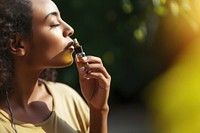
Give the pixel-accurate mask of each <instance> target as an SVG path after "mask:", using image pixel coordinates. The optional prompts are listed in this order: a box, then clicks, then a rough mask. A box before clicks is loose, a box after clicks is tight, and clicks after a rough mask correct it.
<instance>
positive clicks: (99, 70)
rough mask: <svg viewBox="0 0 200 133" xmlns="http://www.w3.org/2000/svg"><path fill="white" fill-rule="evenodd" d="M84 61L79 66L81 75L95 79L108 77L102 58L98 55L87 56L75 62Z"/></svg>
mask: <svg viewBox="0 0 200 133" xmlns="http://www.w3.org/2000/svg"><path fill="white" fill-rule="evenodd" d="M80 62H81V63H84V64H85V65H84V66H82V67H80V68H79V72H80V73H82V74H83V73H84V74H83V76H84V77H87V78H89V77H90V78H95V79H104V78H105V79H106V80H108V79H110V78H111V77H110V75H109V74H108V72H107V70H106V69H105V67H104V66H103V63H102V60H101V59H100V58H99V57H94V56H87V58H85V59H83V60H81V61H80V60H79V61H78V60H76V63H77V64H78V63H80Z"/></svg>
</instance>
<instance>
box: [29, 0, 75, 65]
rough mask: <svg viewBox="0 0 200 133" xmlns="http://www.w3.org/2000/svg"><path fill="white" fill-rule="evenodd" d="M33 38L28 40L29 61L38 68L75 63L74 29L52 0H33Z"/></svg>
mask: <svg viewBox="0 0 200 133" xmlns="http://www.w3.org/2000/svg"><path fill="white" fill-rule="evenodd" d="M31 2H32V12H33V19H32V34H33V35H32V38H31V39H30V40H28V41H27V43H28V46H27V47H28V48H27V55H26V57H27V62H28V64H29V65H31V66H34V67H38V68H47V67H55V68H57V67H64V66H69V65H71V64H72V63H73V57H72V53H73V51H74V50H73V47H72V46H71V44H72V43H73V40H72V39H71V38H70V36H71V35H73V33H74V30H73V29H72V27H70V26H69V25H68V24H67V23H65V22H64V21H63V20H62V19H61V16H60V13H59V10H58V8H57V6H56V5H55V4H54V3H53V2H52V1H51V0H31Z"/></svg>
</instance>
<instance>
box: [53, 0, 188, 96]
mask: <svg viewBox="0 0 200 133" xmlns="http://www.w3.org/2000/svg"><path fill="white" fill-rule="evenodd" d="M183 1H184V2H185V3H187V2H188V0H177V2H176V1H175V0H173V1H170V0H95V1H92V0H55V2H56V4H57V5H58V7H59V9H60V12H61V14H62V18H63V19H64V20H65V21H66V22H67V23H68V24H69V25H71V26H72V27H73V28H74V30H75V34H74V36H73V37H74V38H75V37H76V38H78V40H79V42H80V43H81V44H82V45H83V47H84V49H85V51H86V53H87V54H88V55H95V56H99V57H101V58H102V60H103V62H104V65H105V67H106V68H107V70H108V71H109V73H110V75H111V76H112V87H111V89H112V90H111V94H116V96H118V98H121V100H123V99H125V100H129V99H132V98H133V97H137V95H138V94H139V92H141V91H142V89H143V88H144V87H145V86H146V85H147V84H148V83H149V82H150V81H151V80H152V79H153V78H155V77H156V76H157V75H159V74H160V73H161V72H162V71H164V70H165V68H166V67H167V66H168V65H169V62H170V59H171V56H172V55H174V54H175V53H176V50H177V49H179V47H176V46H177V43H180V42H178V41H176V38H173V37H172V36H169V37H167V38H165V37H166V34H167V33H166V34H165V33H163V32H161V29H163V27H162V21H163V20H165V17H166V16H167V15H169V12H170V13H171V15H172V17H174V16H177V15H179V6H178V2H179V3H180V2H183ZM172 2H173V3H172ZM187 6H188V5H187V4H185V5H184V6H183V7H184V8H183V9H185V10H186V9H188V7H187ZM177 23H178V21H177ZM164 30H166V31H167V30H168V28H166V29H164ZM171 39H172V40H171ZM173 39H174V40H173ZM169 40H170V41H169ZM169 43H171V44H172V45H168V44H169ZM58 72H59V77H58V80H59V81H61V82H65V83H67V84H69V85H71V86H72V87H74V88H77V90H78V88H79V85H78V75H77V71H76V68H75V64H73V65H72V66H71V67H68V68H63V69H58Z"/></svg>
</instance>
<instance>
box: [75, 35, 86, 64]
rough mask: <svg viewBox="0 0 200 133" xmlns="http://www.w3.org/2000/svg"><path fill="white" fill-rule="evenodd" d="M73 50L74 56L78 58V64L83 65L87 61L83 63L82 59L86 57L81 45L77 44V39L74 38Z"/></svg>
mask: <svg viewBox="0 0 200 133" xmlns="http://www.w3.org/2000/svg"><path fill="white" fill-rule="evenodd" d="M74 50H75V53H76V58H77V59H78V66H79V67H82V66H85V65H86V64H87V63H83V62H82V60H84V59H87V57H86V54H85V52H84V51H83V47H82V46H81V45H80V44H79V42H78V40H77V39H76V38H75V39H74Z"/></svg>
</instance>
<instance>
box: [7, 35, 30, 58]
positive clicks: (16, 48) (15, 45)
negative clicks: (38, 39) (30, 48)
mask: <svg viewBox="0 0 200 133" xmlns="http://www.w3.org/2000/svg"><path fill="white" fill-rule="evenodd" d="M10 50H11V53H12V54H13V55H16V56H24V55H25V54H26V49H25V42H24V39H23V38H22V37H21V36H20V35H19V34H16V35H15V36H14V37H13V38H12V39H10Z"/></svg>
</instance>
